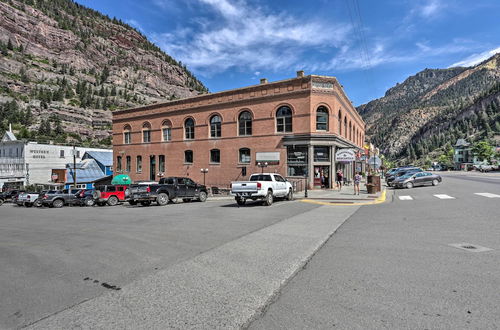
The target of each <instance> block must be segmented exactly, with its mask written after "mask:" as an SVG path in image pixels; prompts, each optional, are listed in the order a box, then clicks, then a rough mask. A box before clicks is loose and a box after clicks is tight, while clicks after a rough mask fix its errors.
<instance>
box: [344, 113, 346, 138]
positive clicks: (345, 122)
mask: <svg viewBox="0 0 500 330" xmlns="http://www.w3.org/2000/svg"><path fill="white" fill-rule="evenodd" d="M344 135H345V137H346V138H347V117H344Z"/></svg>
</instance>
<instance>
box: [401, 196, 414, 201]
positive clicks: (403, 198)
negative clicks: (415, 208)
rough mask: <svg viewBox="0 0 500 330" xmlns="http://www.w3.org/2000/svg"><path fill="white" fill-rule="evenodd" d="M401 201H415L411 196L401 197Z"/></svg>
mask: <svg viewBox="0 0 500 330" xmlns="http://www.w3.org/2000/svg"><path fill="white" fill-rule="evenodd" d="M399 200H401V201H411V200H413V197H411V196H399Z"/></svg>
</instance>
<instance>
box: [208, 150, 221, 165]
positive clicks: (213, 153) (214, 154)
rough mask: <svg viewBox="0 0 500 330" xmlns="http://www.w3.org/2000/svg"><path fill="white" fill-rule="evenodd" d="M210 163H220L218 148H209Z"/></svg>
mask: <svg viewBox="0 0 500 330" xmlns="http://www.w3.org/2000/svg"><path fill="white" fill-rule="evenodd" d="M210 163H216V164H219V163H220V150H219V149H212V150H210Z"/></svg>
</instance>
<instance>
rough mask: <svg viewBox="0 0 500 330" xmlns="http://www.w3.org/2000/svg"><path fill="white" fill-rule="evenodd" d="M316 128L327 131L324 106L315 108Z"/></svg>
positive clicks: (326, 115)
mask: <svg viewBox="0 0 500 330" xmlns="http://www.w3.org/2000/svg"><path fill="white" fill-rule="evenodd" d="M316 130H317V131H328V109H327V108H326V107H324V106H320V107H319V108H318V110H316Z"/></svg>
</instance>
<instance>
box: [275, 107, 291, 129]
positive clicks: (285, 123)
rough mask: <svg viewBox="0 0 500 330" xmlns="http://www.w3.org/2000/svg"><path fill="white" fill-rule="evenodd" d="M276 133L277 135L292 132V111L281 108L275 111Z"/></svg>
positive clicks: (287, 108)
mask: <svg viewBox="0 0 500 330" xmlns="http://www.w3.org/2000/svg"><path fill="white" fill-rule="evenodd" d="M276 131H277V132H279V133H285V132H291V131H292V109H290V108H289V107H287V106H282V107H280V108H279V109H278V110H277V111H276Z"/></svg>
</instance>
